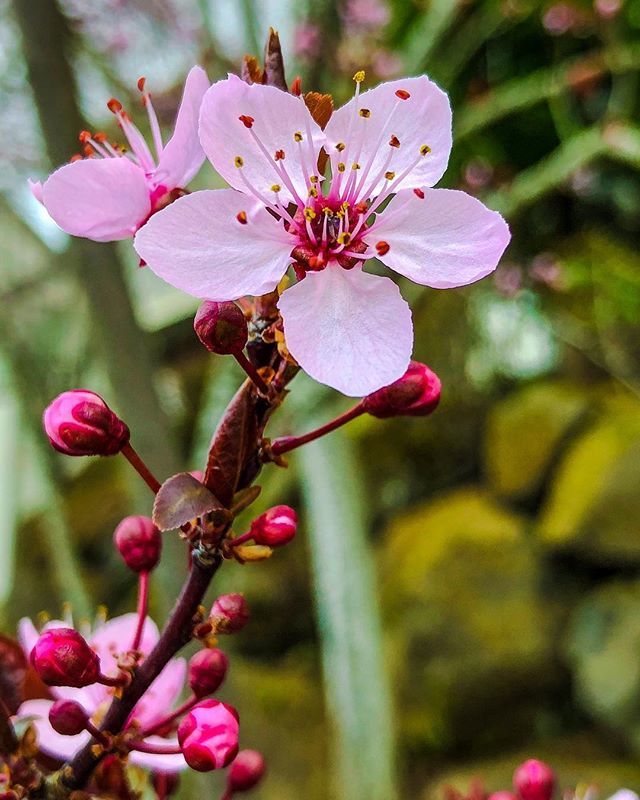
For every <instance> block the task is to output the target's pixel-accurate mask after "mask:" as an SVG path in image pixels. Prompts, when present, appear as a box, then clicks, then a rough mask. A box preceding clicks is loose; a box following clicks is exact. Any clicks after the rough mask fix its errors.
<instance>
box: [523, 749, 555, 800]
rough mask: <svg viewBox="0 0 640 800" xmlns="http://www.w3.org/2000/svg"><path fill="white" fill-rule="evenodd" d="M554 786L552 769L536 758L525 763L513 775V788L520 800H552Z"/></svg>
mask: <svg viewBox="0 0 640 800" xmlns="http://www.w3.org/2000/svg"><path fill="white" fill-rule="evenodd" d="M554 784H555V776H554V774H553V771H552V769H551V767H549V766H548V765H547V764H545V763H544V761H537V760H536V759H535V758H532V759H529V761H525V762H524V764H521V765H520V766H519V767H518V769H517V770H516V771H515V772H514V773H513V788H514V789H515V790H516V794H517V795H518V797H520V800H550V798H551V796H552V794H553V787H554Z"/></svg>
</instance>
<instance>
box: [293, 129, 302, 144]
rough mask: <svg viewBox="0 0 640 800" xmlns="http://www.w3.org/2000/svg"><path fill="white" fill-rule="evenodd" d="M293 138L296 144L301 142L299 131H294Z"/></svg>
mask: <svg viewBox="0 0 640 800" xmlns="http://www.w3.org/2000/svg"><path fill="white" fill-rule="evenodd" d="M293 138H294V139H295V140H296V142H301V141H302V134H301V133H300V131H296V132H295V133H294V134H293Z"/></svg>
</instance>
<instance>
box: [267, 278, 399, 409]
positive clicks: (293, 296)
mask: <svg viewBox="0 0 640 800" xmlns="http://www.w3.org/2000/svg"><path fill="white" fill-rule="evenodd" d="M278 307H279V308H280V311H281V312H282V317H283V320H284V334H285V340H286V343H287V347H288V348H289V350H290V351H291V354H292V355H293V357H294V358H295V359H296V361H298V363H299V364H300V366H301V367H302V368H303V369H304V371H305V372H307V373H309V375H311V377H312V378H315V379H316V380H317V381H320V383H326V384H328V385H329V386H333V388H334V389H338V391H340V392H342V393H343V394H346V395H350V396H352V397H362V396H363V395H366V394H369V393H370V392H373V391H375V390H376V389H380V387H382V386H386V385H387V384H389V383H392V382H393V381H395V380H396V379H397V378H399V377H400V376H401V375H403V374H404V373H405V371H406V369H407V366H408V365H409V359H410V357H411V349H412V346H413V326H412V324H411V311H410V310H409V306H408V305H407V303H406V302H405V301H404V300H403V299H402V297H401V296H400V292H399V290H398V287H397V286H396V285H395V284H394V283H393V281H391V280H389V278H381V277H379V276H377V275H369V274H368V273H366V272H363V271H362V270H361V269H360V268H358V267H356V268H354V269H351V270H344V269H342V268H340V267H338V266H334V265H330V266H329V267H327V268H326V269H324V270H323V271H322V272H309V273H308V274H307V276H306V277H305V278H304V279H303V280H301V281H300V282H299V283H297V284H296V285H295V286H292V287H291V288H290V289H287V290H286V292H284V294H283V295H282V297H281V298H280V300H279V302H278Z"/></svg>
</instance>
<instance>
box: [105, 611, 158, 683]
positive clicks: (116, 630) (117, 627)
mask: <svg viewBox="0 0 640 800" xmlns="http://www.w3.org/2000/svg"><path fill="white" fill-rule="evenodd" d="M137 624H138V615H137V614H136V613H134V612H131V613H129V614H122V616H120V617H114V618H113V619H110V620H109V621H108V622H105V623H104V624H103V625H100V627H98V628H96V630H95V631H94V633H93V635H92V636H91V641H90V644H91V647H92V648H93V649H94V650H95V651H96V653H97V654H98V656H99V658H100V669H101V670H102V672H103V673H104V674H105V675H117V674H118V667H117V664H116V656H118V655H119V654H120V653H125V652H126V651H127V650H129V649H130V647H131V643H132V642H133V637H134V634H135V630H136V626H137ZM159 638H160V634H159V632H158V626H157V625H156V624H155V622H153V620H151V619H149V617H147V619H146V620H145V623H144V628H143V629H142V640H141V642H140V647H139V650H140V651H141V652H142V653H144V654H145V655H147V654H148V653H150V652H151V650H153V648H154V647H155V645H156V643H157V641H158V639H159Z"/></svg>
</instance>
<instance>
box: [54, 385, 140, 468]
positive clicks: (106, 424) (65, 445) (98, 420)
mask: <svg viewBox="0 0 640 800" xmlns="http://www.w3.org/2000/svg"><path fill="white" fill-rule="evenodd" d="M43 422H44V429H45V431H46V433H47V436H48V437H49V441H50V442H51V444H52V445H53V447H55V449H56V450H59V451H60V452H61V453H64V454H65V455H68V456H113V455H115V454H116V453H119V452H120V451H121V450H122V448H123V447H124V446H125V445H127V444H128V443H129V428H128V427H127V426H126V425H125V423H124V422H123V421H122V420H121V419H120V418H119V417H118V416H117V415H116V414H114V412H113V411H112V410H111V409H110V408H109V406H108V405H107V404H106V403H105V401H104V400H103V399H102V398H101V397H100V395H98V394H95V392H90V391H88V390H86V389H74V390H72V391H69V392H63V393H62V394H60V395H58V397H56V398H55V400H53V401H52V402H51V403H50V404H49V405H48V406H47V408H46V409H45V412H44V415H43Z"/></svg>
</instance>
